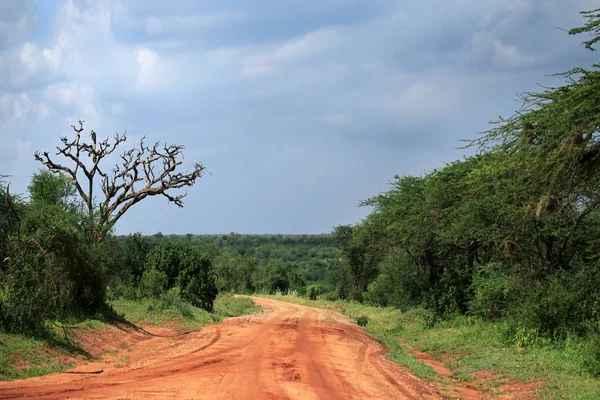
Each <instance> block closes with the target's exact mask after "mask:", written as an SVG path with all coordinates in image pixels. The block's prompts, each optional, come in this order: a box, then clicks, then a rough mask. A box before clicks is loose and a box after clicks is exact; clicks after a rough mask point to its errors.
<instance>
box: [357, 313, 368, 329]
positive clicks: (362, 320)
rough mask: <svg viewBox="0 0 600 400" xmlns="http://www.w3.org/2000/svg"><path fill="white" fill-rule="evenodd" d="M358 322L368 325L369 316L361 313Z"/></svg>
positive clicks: (360, 324)
mask: <svg viewBox="0 0 600 400" xmlns="http://www.w3.org/2000/svg"><path fill="white" fill-rule="evenodd" d="M356 323H357V324H358V326H367V325H368V323H369V317H366V316H364V315H361V316H359V317H357V318H356Z"/></svg>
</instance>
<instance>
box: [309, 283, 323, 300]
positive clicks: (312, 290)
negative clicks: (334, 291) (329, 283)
mask: <svg viewBox="0 0 600 400" xmlns="http://www.w3.org/2000/svg"><path fill="white" fill-rule="evenodd" d="M320 292H321V288H320V287H319V286H317V285H310V286H309V287H307V288H306V296H307V297H308V298H309V299H310V300H316V299H317V296H318V295H319V294H320Z"/></svg>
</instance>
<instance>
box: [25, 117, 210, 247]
mask: <svg viewBox="0 0 600 400" xmlns="http://www.w3.org/2000/svg"><path fill="white" fill-rule="evenodd" d="M83 124H84V121H79V123H78V125H79V126H75V125H71V127H72V128H73V130H74V131H75V138H73V139H71V140H70V139H69V138H67V137H66V136H65V137H61V138H60V139H61V141H62V145H61V146H57V147H56V149H57V150H58V152H57V153H56V155H57V156H62V157H64V158H66V159H67V160H68V161H69V162H70V163H72V164H73V166H71V167H68V166H65V165H63V164H60V163H57V162H55V161H53V160H52V159H51V157H50V155H49V154H48V152H43V153H39V152H36V153H35V159H36V160H37V161H39V162H41V163H42V164H44V165H45V166H46V167H48V169H49V170H50V171H51V172H53V173H55V174H62V175H63V176H64V177H65V178H67V179H68V180H69V182H71V183H72V184H73V185H74V186H75V188H76V189H77V192H78V193H79V195H80V196H81V198H82V200H83V202H84V203H85V205H86V208H87V212H88V215H89V217H90V219H93V218H94V217H95V215H94V214H95V212H96V209H95V204H94V189H95V186H96V185H97V181H96V179H100V187H101V189H102V193H103V195H104V199H103V200H102V201H101V202H100V203H99V205H98V210H97V211H98V222H97V224H98V228H99V229H98V230H97V233H96V239H97V240H98V241H102V240H103V239H104V237H105V236H106V234H107V233H108V231H109V230H110V229H111V228H112V227H113V226H114V225H115V223H116V222H117V221H118V220H119V218H121V216H123V214H125V212H127V210H129V208H130V207H131V206H133V205H134V204H136V203H138V202H140V201H141V200H143V199H145V198H146V197H148V196H156V195H162V196H164V197H166V198H167V199H168V200H169V201H170V202H173V203H175V204H176V205H177V206H179V207H183V198H184V197H185V196H186V194H185V193H183V194H177V195H172V194H170V192H171V191H172V189H180V188H183V187H186V186H192V185H193V184H194V183H195V182H196V179H198V178H200V177H202V175H204V173H205V171H206V168H205V167H204V165H203V164H202V163H199V162H198V163H195V164H194V166H193V169H192V171H191V172H188V173H182V172H177V171H176V169H177V167H179V166H180V165H181V164H182V159H183V154H182V150H184V149H185V146H182V145H167V144H165V145H163V146H161V145H160V142H156V143H154V145H152V146H147V145H146V144H145V143H144V140H145V137H144V138H142V140H140V143H139V145H138V146H136V147H134V148H132V149H130V150H127V151H125V152H124V153H123V154H121V155H120V157H121V161H120V162H119V163H118V164H116V166H115V167H114V168H113V169H112V170H111V171H110V173H107V172H105V171H104V170H103V169H101V166H100V164H101V162H102V160H103V159H105V158H106V157H107V156H109V155H110V154H112V153H113V152H114V151H115V149H116V148H117V147H118V146H119V145H120V144H121V143H123V142H125V141H126V139H127V138H126V135H125V134H122V135H119V134H117V135H116V136H115V138H114V141H112V143H111V142H110V141H109V139H108V138H107V139H105V140H103V141H101V142H98V141H97V140H96V139H97V138H96V133H95V132H94V131H93V130H91V131H90V141H85V140H84V139H82V132H83V130H84V128H83ZM90 142H91V143H90ZM86 156H87V158H86ZM81 173H83V175H81Z"/></svg>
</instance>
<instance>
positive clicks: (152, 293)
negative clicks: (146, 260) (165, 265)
mask: <svg viewBox="0 0 600 400" xmlns="http://www.w3.org/2000/svg"><path fill="white" fill-rule="evenodd" d="M167 287H168V278H167V274H166V273H164V272H163V271H159V270H158V269H157V268H155V267H152V268H150V269H148V270H146V271H145V272H144V274H143V275H142V279H141V280H140V285H139V293H140V296H141V297H148V298H152V299H156V298H158V297H159V296H160V295H161V294H163V293H164V292H165V290H167Z"/></svg>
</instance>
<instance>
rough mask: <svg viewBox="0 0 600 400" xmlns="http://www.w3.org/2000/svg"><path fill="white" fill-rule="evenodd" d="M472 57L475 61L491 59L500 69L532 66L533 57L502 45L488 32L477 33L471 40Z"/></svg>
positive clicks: (507, 45)
mask: <svg viewBox="0 0 600 400" xmlns="http://www.w3.org/2000/svg"><path fill="white" fill-rule="evenodd" d="M471 51H472V55H473V56H474V57H475V58H476V59H483V60H486V59H491V60H492V62H493V63H494V65H495V66H497V67H500V68H514V67H522V66H527V65H530V64H533V63H534V62H535V61H536V58H535V56H533V55H526V54H523V53H521V52H520V51H519V49H518V48H517V47H516V46H514V45H512V44H506V43H503V42H502V41H501V40H499V39H498V38H496V37H494V35H493V34H491V33H489V32H479V33H477V34H475V35H474V36H473V38H472V39H471Z"/></svg>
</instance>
